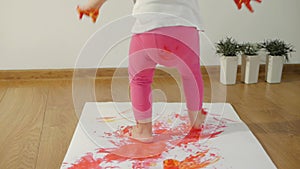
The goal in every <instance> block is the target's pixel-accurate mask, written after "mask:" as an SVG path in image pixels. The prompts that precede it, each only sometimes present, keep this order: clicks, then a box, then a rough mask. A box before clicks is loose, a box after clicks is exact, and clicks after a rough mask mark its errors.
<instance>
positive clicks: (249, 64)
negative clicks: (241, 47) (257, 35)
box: [241, 55, 260, 84]
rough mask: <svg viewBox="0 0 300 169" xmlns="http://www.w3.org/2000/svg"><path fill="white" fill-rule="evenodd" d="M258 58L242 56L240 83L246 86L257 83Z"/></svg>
mask: <svg viewBox="0 0 300 169" xmlns="http://www.w3.org/2000/svg"><path fill="white" fill-rule="evenodd" d="M259 64H260V56H259V55H257V56H247V55H242V66H241V71H242V73H241V81H242V82H245V83H246V84H252V83H257V81H258V73H259Z"/></svg>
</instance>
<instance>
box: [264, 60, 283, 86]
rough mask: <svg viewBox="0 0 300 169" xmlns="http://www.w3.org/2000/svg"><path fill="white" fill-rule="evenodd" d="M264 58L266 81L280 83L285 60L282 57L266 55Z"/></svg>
mask: <svg viewBox="0 0 300 169" xmlns="http://www.w3.org/2000/svg"><path fill="white" fill-rule="evenodd" d="M266 58H267V61H266V81H267V82H268V83H280V82H281V75H282V68H283V64H284V62H285V60H284V57H282V56H270V55H267V57H266Z"/></svg>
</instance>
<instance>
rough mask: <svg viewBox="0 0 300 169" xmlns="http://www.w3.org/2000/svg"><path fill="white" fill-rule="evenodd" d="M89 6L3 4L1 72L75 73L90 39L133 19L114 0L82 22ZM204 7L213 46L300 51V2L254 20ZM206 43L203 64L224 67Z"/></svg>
mask: <svg viewBox="0 0 300 169" xmlns="http://www.w3.org/2000/svg"><path fill="white" fill-rule="evenodd" d="M85 1H86V0H77V1H62V0H47V1H46V0H27V1H20V0H9V1H4V0H2V1H1V2H0V4H1V5H0V23H1V26H0V69H1V70H9V69H61V68H73V67H74V65H75V63H76V58H77V57H78V54H79V52H80V50H81V48H82V47H83V46H84V44H85V42H86V41H87V40H88V38H89V37H90V36H91V35H92V34H93V33H94V32H95V31H96V30H98V29H99V28H100V27H101V26H103V25H104V24H106V23H109V22H110V21H112V20H115V19H118V18H120V17H122V16H125V15H129V14H130V12H131V9H132V0H109V1H108V2H107V4H105V6H104V7H103V9H102V11H101V16H100V19H99V20H98V22H97V23H96V24H92V23H91V21H90V20H88V19H84V20H83V21H79V20H78V18H77V17H78V16H77V13H76V10H75V8H76V5H77V4H83V3H84V2H85ZM199 2H200V6H201V12H202V15H203V21H204V23H205V29H206V35H207V37H209V38H210V40H211V41H212V42H213V43H215V42H217V41H218V40H219V39H221V38H224V37H226V36H232V37H234V38H236V39H237V40H238V41H240V42H243V41H250V42H257V41H262V40H264V39H269V38H280V39H282V40H285V41H286V42H289V43H292V44H293V45H294V46H295V47H296V50H297V51H298V49H299V46H300V34H299V32H298V30H300V19H299V18H298V16H300V10H299V8H300V1H299V0H288V1H282V0H271V1H270V0H263V3H262V4H254V5H253V6H254V9H255V13H253V14H251V13H249V12H248V11H247V10H245V9H243V10H242V11H238V10H236V7H235V5H234V3H233V0H222V1H221V0H219V1H210V0H199ZM217 2H218V3H219V4H217ZM201 37H202V40H201V42H202V56H201V57H202V60H203V61H204V62H205V64H206V65H216V64H218V59H217V57H216V56H214V51H213V49H212V48H211V47H209V45H207V44H209V43H208V40H207V39H206V38H204V36H201ZM127 48H128V40H125V41H123V42H122V43H120V44H119V45H118V46H116V47H115V48H113V50H112V51H111V52H110V53H109V54H108V56H109V57H106V59H105V60H104V61H103V62H102V64H101V66H103V67H117V66H118V65H119V63H120V61H121V60H123V59H124V57H126V54H127V51H128V49H127ZM298 53H299V52H298ZM298 53H294V54H293V58H292V59H291V60H290V63H300V56H299V54H298ZM211 55H213V56H211ZM124 66H126V64H124Z"/></svg>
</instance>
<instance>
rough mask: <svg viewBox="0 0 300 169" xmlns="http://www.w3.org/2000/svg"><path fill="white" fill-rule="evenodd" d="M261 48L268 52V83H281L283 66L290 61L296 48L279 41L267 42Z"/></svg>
mask: <svg viewBox="0 0 300 169" xmlns="http://www.w3.org/2000/svg"><path fill="white" fill-rule="evenodd" d="M261 46H262V47H263V48H265V50H266V51H267V57H266V81H267V82H268V83H280V82H281V76H282V68H283V64H284V63H285V62H287V61H288V60H289V54H290V53H291V52H294V47H293V46H292V45H290V44H286V43H285V42H284V41H282V40H279V39H275V40H268V41H265V42H263V43H261Z"/></svg>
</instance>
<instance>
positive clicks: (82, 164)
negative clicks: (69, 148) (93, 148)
mask: <svg viewBox="0 0 300 169" xmlns="http://www.w3.org/2000/svg"><path fill="white" fill-rule="evenodd" d="M102 161H103V160H102V159H94V157H93V154H92V153H87V154H86V155H85V156H83V157H81V159H80V160H79V161H77V162H76V164H73V166H72V167H69V168H68V169H101V168H100V166H99V164H100V163H101V162H102Z"/></svg>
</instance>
